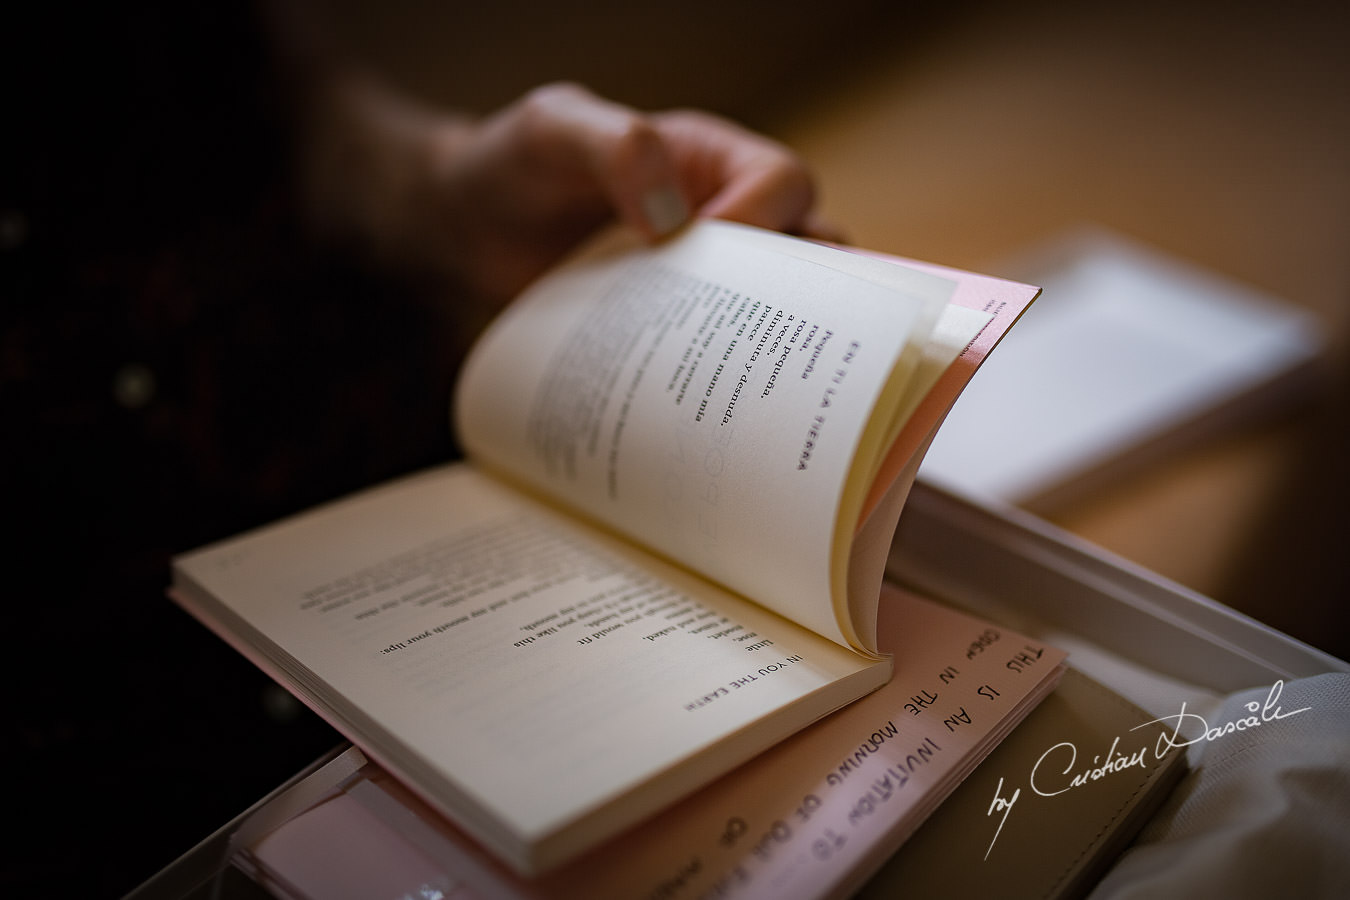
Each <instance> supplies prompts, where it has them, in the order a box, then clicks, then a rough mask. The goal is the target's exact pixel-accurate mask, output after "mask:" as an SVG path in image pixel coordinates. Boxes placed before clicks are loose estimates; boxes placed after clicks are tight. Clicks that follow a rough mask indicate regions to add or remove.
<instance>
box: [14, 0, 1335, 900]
mask: <svg viewBox="0 0 1350 900" xmlns="http://www.w3.org/2000/svg"><path fill="white" fill-rule="evenodd" d="M328 5H329V6H331V21H332V22H333V23H334V28H335V31H336V33H337V34H338V35H339V36H340V37H341V38H342V39H344V40H345V41H346V42H347V43H348V44H349V45H350V46H351V47H352V48H353V49H354V51H355V52H357V53H359V54H360V55H361V56H362V57H363V58H366V59H368V60H370V61H372V62H373V63H374V64H375V65H376V66H378V67H379V68H380V69H382V70H383V71H385V72H386V73H387V74H388V75H389V76H390V77H391V78H392V79H393V80H394V81H395V82H396V83H398V84H400V85H402V86H403V87H405V88H407V89H408V90H409V91H411V92H413V93H415V94H416V95H418V96H420V97H422V98H424V99H426V100H428V101H430V102H437V103H445V104H447V105H453V106H457V107H460V108H466V109H470V110H481V111H486V110H490V109H493V108H495V107H497V106H499V105H501V104H503V103H506V102H508V101H509V100H511V99H513V98H514V97H516V96H518V95H519V94H520V93H521V92H523V91H524V90H526V89H528V88H529V87H531V86H533V85H535V84H538V83H541V82H544V81H548V80H552V79H555V78H561V77H566V78H571V79H575V80H578V81H582V82H584V83H587V84H589V85H590V86H592V87H593V88H595V89H596V90H597V91H599V92H600V93H602V94H606V95H608V96H611V97H613V98H615V99H618V100H621V101H624V102H627V103H630V104H633V105H636V106H638V107H644V108H657V107H665V106H672V105H691V106H701V107H705V108H710V109H714V110H716V111H720V112H723V113H726V114H728V115H731V116H733V117H736V118H739V119H742V120H743V121H746V122H747V123H749V124H751V125H752V126H754V127H756V128H759V129H761V130H764V131H767V132H769V133H771V134H773V135H775V136H778V137H780V138H782V139H783V140H785V141H786V142H788V143H789V144H791V145H792V146H794V147H796V148H798V149H799V150H800V151H801V152H802V153H803V154H804V155H805V156H806V157H807V158H808V161H809V162H811V163H812V164H813V165H814V166H815V167H816V168H817V171H818V172H819V174H820V176H821V187H822V191H823V194H822V196H823V200H824V205H825V210H826V212H827V213H829V214H830V215H831V216H832V217H833V218H834V219H835V220H837V221H839V222H840V223H841V224H842V225H843V226H844V227H845V228H847V229H848V230H849V233H850V238H851V239H852V240H853V241H854V242H855V243H857V244H859V245H863V246H868V247H872V248H875V249H878V250H885V251H890V252H895V253H900V254H904V255H909V256H915V257H920V258H927V259H932V260H934V261H937V262H943V263H947V264H952V265H958V266H965V267H969V268H976V269H980V268H986V267H989V266H994V265H996V260H998V259H999V258H1001V257H1002V256H1003V255H1004V254H1006V253H1008V252H1010V251H1013V250H1015V249H1017V248H1018V247H1020V246H1023V245H1025V244H1027V243H1029V242H1032V241H1034V240H1035V239H1037V238H1039V237H1042V236H1044V235H1046V234H1049V233H1052V232H1053V231H1055V230H1056V229H1057V228H1059V227H1061V226H1064V225H1071V224H1075V223H1077V222H1080V221H1083V220H1091V221H1095V222H1098V223H1100V224H1105V225H1108V226H1112V227H1116V228H1118V229H1121V230H1123V231H1125V232H1126V233H1129V234H1132V235H1135V236H1138V237H1141V238H1145V239H1147V240H1149V241H1150V242H1152V243H1154V244H1156V245H1158V246H1160V247H1161V248H1163V249H1165V250H1168V251H1171V252H1174V253H1177V254H1178V255H1181V256H1183V257H1186V258H1189V259H1192V260H1194V261H1197V262H1199V263H1201V264H1203V265H1207V266H1210V267H1212V268H1214V269H1216V270H1219V271H1222V272H1225V273H1227V274H1230V275H1232V276H1234V277H1238V278H1241V279H1243V280H1246V281H1249V282H1252V283H1255V284H1257V285H1259V286H1261V287H1264V288H1266V289H1268V290H1271V291H1273V292H1275V293H1277V294H1280V295H1282V296H1285V297H1287V298H1288V299H1289V300H1291V301H1292V302H1294V303H1296V304H1298V305H1301V306H1303V307H1305V308H1307V309H1310V310H1312V311H1313V312H1314V313H1316V314H1317V315H1318V316H1319V317H1320V318H1321V320H1322V321H1323V322H1324V324H1325V329H1326V337H1327V341H1328V347H1329V352H1328V366H1327V371H1326V374H1325V378H1324V380H1323V382H1322V384H1321V389H1320V390H1319V391H1318V392H1317V393H1315V394H1314V395H1312V396H1311V397H1309V398H1308V399H1307V400H1306V401H1305V402H1304V403H1302V404H1300V405H1299V406H1298V407H1297V408H1290V409H1288V410H1286V411H1285V414H1284V415H1281V416H1276V417H1273V418H1268V419H1265V420H1263V421H1261V422H1258V423H1253V424H1251V425H1249V426H1248V427H1247V428H1246V429H1244V430H1242V431H1240V432H1238V433H1234V434H1231V435H1229V436H1228V437H1226V438H1223V439H1220V440H1217V441H1215V442H1212V443H1210V444H1208V445H1206V446H1204V447H1200V448H1196V449H1194V450H1193V451H1191V452H1189V453H1187V454H1185V455H1183V456H1181V457H1179V458H1178V459H1177V460H1176V461H1175V462H1174V463H1173V464H1171V465H1169V466H1168V467H1165V468H1162V469H1159V470H1157V471H1154V472H1150V473H1146V474H1143V475H1140V476H1138V477H1134V478H1132V479H1130V480H1128V481H1126V482H1124V483H1121V484H1117V485H1115V486H1113V487H1112V488H1111V489H1110V490H1108V491H1106V492H1104V493H1102V494H1098V495H1094V496H1092V497H1083V498H1081V502H1079V503H1077V504H1070V505H1069V506H1067V507H1066V508H1064V509H1063V510H1060V511H1059V512H1057V513H1056V514H1055V517H1054V518H1055V520H1056V521H1057V522H1058V523H1059V524H1061V525H1064V526H1065V527H1067V528H1070V529H1072V530H1074V531H1076V532H1077V533H1079V534H1083V535H1085V536H1087V537H1089V538H1090V539H1092V540H1095V541H1098V542H1099V543H1101V544H1102V545H1103V546H1106V547H1108V548H1109V549H1113V550H1115V551H1117V552H1120V553H1122V554H1124V555H1126V556H1128V557H1130V558H1132V559H1136V560H1138V561H1140V562H1142V563H1144V564H1145V565H1148V566H1150V567H1153V568H1155V569H1157V570H1159V571H1161V572H1163V573H1164V574H1166V575H1169V576H1171V577H1174V578H1176V579H1177V580H1179V581H1182V582H1183V583H1185V584H1187V585H1189V586H1191V587H1194V588H1196V589H1197V590H1200V591H1202V592H1204V593H1207V594H1210V595H1212V596H1214V597H1216V598H1217V599H1219V600H1221V601H1223V602H1226V603H1230V604H1232V605H1233V606H1235V607H1237V608H1239V609H1242V610H1245V611H1247V612H1250V613H1251V614H1253V615H1255V616H1257V617H1258V618H1261V619H1263V620H1265V621H1268V622H1270V623H1271V624H1273V625H1275V626H1276V627H1279V628H1282V629H1284V630H1286V631H1288V632H1289V633H1291V634H1293V635H1295V636H1296V637H1299V638H1301V639H1303V640H1306V641H1309V642H1311V643H1313V644H1315V645H1317V646H1319V647H1322V648H1323V649H1326V650H1328V651H1330V652H1333V653H1337V654H1339V655H1342V656H1344V655H1346V653H1347V649H1350V648H1348V647H1347V629H1346V626H1345V618H1344V615H1343V610H1342V607H1343V604H1344V602H1345V600H1346V598H1347V597H1350V585H1347V576H1346V571H1347V567H1346V565H1345V551H1344V539H1345V537H1346V534H1347V530H1346V526H1345V521H1346V520H1345V513H1344V509H1345V508H1346V507H1345V502H1346V500H1347V499H1350V497H1347V490H1346V483H1347V482H1346V474H1345V461H1346V459H1347V458H1350V453H1347V450H1350V447H1347V441H1346V436H1345V435H1346V429H1345V426H1344V423H1345V417H1344V414H1345V412H1346V404H1345V399H1346V385H1347V379H1346V378H1345V372H1346V367H1345V359H1346V356H1345V343H1346V342H1345V338H1346V337H1347V317H1346V309H1347V306H1350V304H1347V301H1348V300H1350V253H1347V252H1346V249H1347V248H1348V247H1350V167H1348V166H1347V163H1346V160H1350V104H1347V103H1345V99H1346V98H1347V97H1350V77H1348V76H1347V73H1348V72H1350V69H1348V68H1347V64H1346V61H1345V59H1344V56H1345V54H1344V47H1345V45H1346V41H1345V39H1346V37H1347V36H1348V35H1347V31H1346V29H1345V27H1344V23H1343V21H1342V19H1343V14H1341V13H1340V12H1339V11H1337V9H1336V7H1335V6H1334V5H1332V4H1304V5H1300V4H1282V5H1281V6H1280V7H1279V8H1278V9H1273V10H1271V9H1265V8H1264V7H1258V6H1257V5H1256V4H1251V5H1248V6H1243V5H1240V4H1239V5H1234V4H1231V3H1228V4H1218V3H1215V4H1191V5H1187V6H1185V8H1184V9H1174V8H1173V7H1174V6H1176V5H1175V4H1162V3H1156V4H1155V3H1138V4H1130V5H1129V6H1128V7H1124V6H1122V7H1120V8H1116V9H1110V8H1103V9H1101V10H1098V11H1095V12H1087V11H1085V10H1082V9H1079V8H1078V6H1079V5H1076V4H1067V3H1063V4H1060V3H1045V2H1042V3H1032V4H1019V5H1016V6H1017V9H1016V11H1015V12H1013V11H1011V10H1009V9H1005V8H1004V7H1003V5H1000V4H993V3H980V2H964V3H956V4H919V3H883V2H879V0H840V2H835V3H830V4H809V5H807V4H802V5H793V4H782V3H769V2H760V0H754V2H747V3H742V4H736V3H725V2H722V3H714V2H703V0H695V2H689V3H684V4H677V5H674V6H660V7H658V6H656V5H644V4H634V3H608V2H606V3H584V4H583V3H552V4H540V3H530V2H526V0H504V2H498V3H492V4H482V5H475V6H471V5H466V4H431V3H416V2H412V0H399V2H395V3H390V4H383V5H380V6H379V7H378V10H379V12H378V13H377V12H376V9H377V7H376V5H374V4H365V3H361V2H358V0H332V2H331V3H330V4H328ZM180 7H181V8H180ZM939 7H940V8H939ZM0 41H3V47H4V53H3V54H0V56H2V57H3V62H0V64H2V65H3V66H4V72H3V75H4V77H3V81H2V82H0V83H3V85H4V87H3V89H4V91H5V92H6V99H5V105H4V110H5V116H6V119H7V122H6V127H5V128H4V132H5V134H6V137H5V138H4V139H3V140H2V141H0V148H2V150H0V152H3V157H2V158H3V161H4V165H3V167H2V169H0V171H2V172H3V174H2V175H0V178H2V179H3V180H2V181H0V285H2V287H0V290H2V291H3V294H2V295H0V303H2V304H3V309H2V310H0V316H2V318H0V325H2V326H3V331H0V416H3V418H2V419H0V421H3V426H2V427H0V501H2V502H3V504H4V509H5V513H6V520H7V523H8V524H9V526H10V528H9V529H8V531H9V536H8V537H7V538H6V539H5V542H4V544H3V546H4V548H5V549H4V553H5V557H4V560H5V570H6V572H7V574H8V575H9V577H8V578H6V590H5V593H4V596H5V598H6V601H7V603H6V609H7V611H8V612H9V615H8V616H7V624H8V626H9V627H8V628H7V630H6V635H7V637H8V640H9V642H10V645H11V649H10V652H9V653H7V654H5V661H6V667H7V670H6V683H7V685H8V689H7V697H8V702H7V704H6V707H7V712H8V715H7V716H6V726H5V727H6V729H7V730H6V734H5V752H6V759H7V761H8V762H9V765H8V766H6V770H7V772H8V774H9V777H10V778H11V779H13V781H14V782H15V787H16V788H17V792H18V798H19V802H18V803H13V802H11V804H10V806H9V809H10V810H11V817H12V821H13V822H14V823H15V827H16V829H17V831H18V832H19V836H18V837H17V838H11V839H10V840H9V841H7V843H6V849H5V853H4V856H3V860H4V862H3V870H2V871H0V876H2V877H3V885H4V887H5V889H6V890H5V892H6V893H7V894H9V895H14V896H24V895H31V894H35V893H39V892H40V893H67V892H69V893H80V894H85V895H94V896H105V895H118V894H121V893H124V892H126V891H128V890H130V889H131V888H133V887H134V886H135V885H136V884H138V883H140V882H141V881H142V880H144V879H145V878H147V877H149V876H150V875H152V874H153V873H154V872H155V871H157V870H158V869H159V868H160V867H162V866H163V865H166V864H167V863H169V862H170V861H171V860H172V859H173V858H174V857H175V856H177V855H178V854H180V853H182V852H184V851H186V850H187V849H189V848H190V847H191V846H192V845H193V844H194V843H196V842H197V841H198V840H200V839H202V838H204V837H205V836H207V835H208V834H209V833H210V832H211V831H212V830H214V829H215V828H216V827H217V826H219V825H220V824H222V823H224V822H225V821H226V820H228V819H229V818H230V817H232V816H234V815H235V814H237V813H239V812H240V811H242V810H243V809H245V808H246V807H247V806H248V805H249V804H251V803H252V802H253V801H255V800H256V799H258V798H259V797H261V796H262V795H263V794H264V793H266V792H267V791H268V790H270V789H271V788H272V787H273V786H275V785H276V784H278V783H279V782H281V781H282V780H283V779H284V778H286V777H288V776H289V775H291V774H293V773H294V772H295V771H297V770H298V769H300V768H301V767H303V766H304V765H306V764H307V763H309V762H310V761H312V760H313V759H315V758H317V757H318V756H319V755H321V754H322V753H324V752H325V751H326V750H327V749H329V748H330V747H331V746H332V745H333V744H335V743H336V742H337V740H338V739H337V737H336V735H335V734H333V733H332V732H331V731H330V730H329V729H328V728H327V726H325V725H323V724H322V723H320V722H318V721H317V720H316V719H315V718H314V717H313V716H311V715H309V714H308V713H306V712H303V711H302V710H300V709H299V708H298V707H297V706H296V705H295V704H294V703H290V702H287V699H286V698H285V696H284V695H282V694H280V693H279V692H278V691H276V690H275V689H274V688H272V687H270V685H269V683H268V682H267V681H266V679H265V678H263V677H262V676H261V675H260V674H258V673H256V672H255V671H254V670H253V669H252V667H251V666H250V665H248V664H247V663H245V662H244V661H243V660H242V659H241V658H240V657H239V656H238V655H237V654H235V653H234V651H232V650H230V649H228V648H227V647H226V646H225V645H224V644H223V643H222V642H220V641H219V640H217V639H216V638H214V637H213V636H212V635H210V634H209V633H208V632H207V631H206V630H205V629H204V628H202V627H201V626H200V625H198V624H197V623H196V622H194V621H192V620H190V619H189V618H188V617H187V616H186V615H185V614H183V613H181V612H180V611H178V609H177V608H176V607H174V606H173V605H172V604H171V603H170V602H169V601H168V600H167V599H166V598H165V596H164V589H165V586H166V585H167V582H168V578H169V572H168V560H169V556H170V555H171V554H172V553H174V552H178V551H181V550H186V549H190V548H192V547H194V546H198V545H200V544H202V543H204V542H207V541H210V540H213V539H216V538H220V537H225V536H228V535H230V534H233V533H235V532H237V531H240V530H242V529H245V528H248V527H251V526H253V525H257V524H261V523H264V522H267V521H270V520H271V519H274V518H276V517H278V516H280V515H284V514H285V513H288V512H291V511H294V510H298V509H301V508H304V507H306V506H309V505H311V504H313V503H315V502H318V501H320V500H323V499H327V498H330V497H333V496H336V495H339V494H341V493H345V492H347V491H349V490H352V489H355V488H358V487H361V486H364V485H367V484H370V483H372V482H375V481H378V480H381V479H383V478H387V477H390V476H392V475H395V474H399V473H401V472H405V471H408V470H410V469H413V468H416V467H419V466H423V465H426V464H429V463H432V462H436V461H439V460H443V459H447V458H450V457H452V456H454V455H455V453H456V449H455V446H454V442H453V438H452V435H451V434H450V433H449V424H448V421H449V419H448V415H447V408H448V403H449V393H450V384H451V383H452V380H453V372H454V368H455V364H456V361H457V359H458V354H459V352H460V351H461V349H462V342H463V337H464V336H463V335H460V334H455V333H454V332H453V329H452V326H451V325H450V324H448V322H447V320H446V317H445V314H444V310H445V309H446V304H452V303H453V301H454V298H453V296H446V295H444V294H443V293H441V292H439V291H438V292H432V291H429V290H428V289H427V287H426V286H425V285H422V284H416V283H411V282H409V281H406V280H403V279H399V278H395V277H392V276H391V275H390V273H387V272H377V271H372V270H371V269H370V268H369V267H368V266H365V265H363V264H362V263H361V262H360V261H359V260H356V259H354V258H352V257H351V256H350V255H349V254H343V253H335V252H333V251H332V250H331V249H325V248H319V247H315V246H313V245H312V244H311V243H310V242H309V241H307V240H306V238H305V236H304V235H303V233H302V231H301V229H300V227H299V225H298V221H297V217H296V214H295V210H294V207H293V204H292V203H291V185H292V184H293V175H294V173H293V171H292V168H291V164H290V157H289V155H288V148H289V146H290V134H289V130H288V129H289V120H288V117H287V116H286V115H285V111H284V109H282V107H281V105H280V103H279V92H278V90H277V87H276V82H275V79H274V69H273V66H272V64H271V61H270V57H269V53H268V50H267V48H266V46H265V44H264V42H263V41H262V40H261V35H260V33H259V30H258V28H257V25H256V23H255V22H253V21H252V18H251V14H250V12H249V8H248V7H247V5H243V6H236V5H234V4H226V3H218V4H169V3H135V4H131V5H119V6H118V7H117V8H115V9H109V10H102V11H99V10H78V11H76V10H69V9H66V8H61V9H60V10H58V11H55V12H41V11H38V10H36V9H32V8H29V9H26V10H24V11H23V12H22V13H19V14H18V15H17V17H16V18H15V19H14V20H13V21H12V23H11V24H10V25H7V27H6V28H5V29H4V35H3V37H2V38H0Z"/></svg>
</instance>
